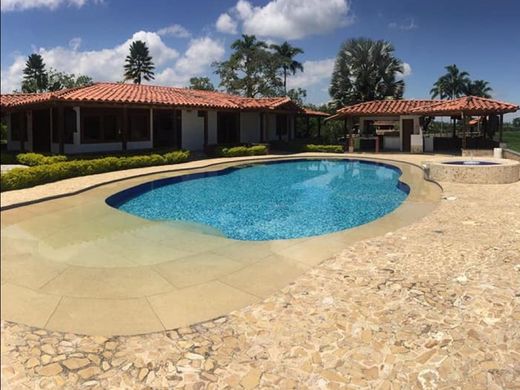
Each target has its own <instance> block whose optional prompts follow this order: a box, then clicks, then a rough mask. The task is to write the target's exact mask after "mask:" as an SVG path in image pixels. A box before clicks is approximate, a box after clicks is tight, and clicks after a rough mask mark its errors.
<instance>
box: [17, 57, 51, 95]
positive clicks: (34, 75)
mask: <svg viewBox="0 0 520 390" xmlns="http://www.w3.org/2000/svg"><path fill="white" fill-rule="evenodd" d="M48 82H49V80H48V75H47V72H46V70H45V63H44V62H43V58H42V56H41V55H39V54H36V53H33V54H31V55H30V56H29V57H28V58H27V62H26V63H25V69H24V70H23V81H22V92H43V91H45V90H47V86H48Z"/></svg>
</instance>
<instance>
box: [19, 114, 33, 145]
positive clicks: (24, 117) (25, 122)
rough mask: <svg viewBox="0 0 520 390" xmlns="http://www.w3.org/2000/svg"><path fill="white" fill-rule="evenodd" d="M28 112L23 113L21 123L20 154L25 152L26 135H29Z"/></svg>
mask: <svg viewBox="0 0 520 390" xmlns="http://www.w3.org/2000/svg"><path fill="white" fill-rule="evenodd" d="M27 117H28V115H27V111H24V112H23V113H22V120H21V123H19V125H20V127H19V130H18V131H19V132H20V134H19V138H20V152H22V153H23V152H25V135H26V134H27V127H28V125H29V120H28V119H27ZM31 121H32V112H31Z"/></svg>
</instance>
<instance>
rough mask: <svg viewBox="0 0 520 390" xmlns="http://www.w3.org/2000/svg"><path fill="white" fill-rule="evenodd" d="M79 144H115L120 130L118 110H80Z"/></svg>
mask: <svg viewBox="0 0 520 390" xmlns="http://www.w3.org/2000/svg"><path fill="white" fill-rule="evenodd" d="M81 119H82V125H81V142H83V143H103V142H117V141H118V139H119V129H120V122H121V116H120V110H117V109H103V110H96V109H82V110H81Z"/></svg>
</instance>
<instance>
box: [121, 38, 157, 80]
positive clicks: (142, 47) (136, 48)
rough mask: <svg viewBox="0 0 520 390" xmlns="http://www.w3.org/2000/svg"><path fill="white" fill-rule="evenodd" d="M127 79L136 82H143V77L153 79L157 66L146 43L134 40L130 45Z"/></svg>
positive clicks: (126, 71)
mask: <svg viewBox="0 0 520 390" xmlns="http://www.w3.org/2000/svg"><path fill="white" fill-rule="evenodd" d="M125 62H126V63H125V66H124V68H125V80H133V82H134V84H141V81H142V79H145V80H146V81H150V80H153V79H154V78H155V77H154V72H153V71H154V69H155V66H154V64H153V62H152V57H151V56H150V52H149V50H148V47H147V46H146V43H144V42H143V41H134V42H132V44H131V45H130V54H129V55H128V56H126V60H125Z"/></svg>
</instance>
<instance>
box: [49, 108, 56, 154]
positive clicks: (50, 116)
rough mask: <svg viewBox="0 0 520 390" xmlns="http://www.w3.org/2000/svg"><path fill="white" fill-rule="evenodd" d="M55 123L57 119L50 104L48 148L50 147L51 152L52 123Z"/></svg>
mask: <svg viewBox="0 0 520 390" xmlns="http://www.w3.org/2000/svg"><path fill="white" fill-rule="evenodd" d="M55 123H57V121H56V120H55V119H54V110H53V108H52V106H51V108H49V132H50V133H51V134H50V149H51V153H52V139H53V138H54V130H55V129H54V124H55ZM56 130H58V129H56Z"/></svg>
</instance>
